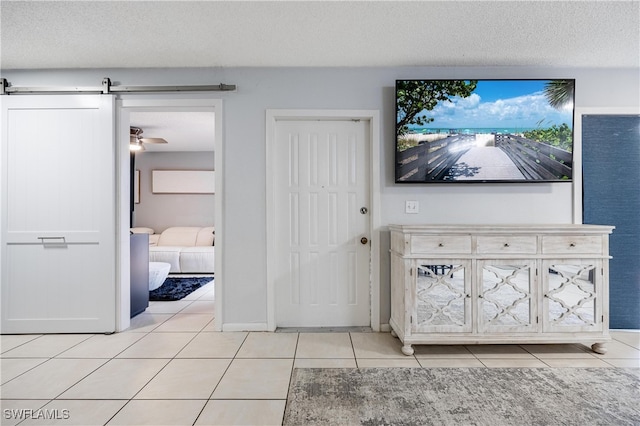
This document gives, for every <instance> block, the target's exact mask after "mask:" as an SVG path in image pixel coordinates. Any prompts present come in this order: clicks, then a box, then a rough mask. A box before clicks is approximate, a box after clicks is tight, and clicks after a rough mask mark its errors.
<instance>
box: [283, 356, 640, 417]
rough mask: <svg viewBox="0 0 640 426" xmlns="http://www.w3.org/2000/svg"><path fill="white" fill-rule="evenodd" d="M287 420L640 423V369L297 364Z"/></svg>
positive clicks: (291, 387)
mask: <svg viewBox="0 0 640 426" xmlns="http://www.w3.org/2000/svg"><path fill="white" fill-rule="evenodd" d="M288 395H289V396H288V400H287V405H286V410H285V415H284V422H283V424H284V425H292V426H293V425H296V426H298V425H305V426H307V425H415V426H417V425H421V426H426V425H447V426H448V425H487V426H503V425H504V426H507V425H508V426H513V425H518V426H521V425H576V426H577V425H581V426H582V425H638V424H640V407H639V403H638V402H639V401H640V370H639V369H631V368H629V369H622V368H496V369H493V368H364V369H357V368H332V369H322V368H296V369H294V370H293V376H292V378H291V384H290V385H289V394H288Z"/></svg>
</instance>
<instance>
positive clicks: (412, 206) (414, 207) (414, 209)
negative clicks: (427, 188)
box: [404, 200, 420, 214]
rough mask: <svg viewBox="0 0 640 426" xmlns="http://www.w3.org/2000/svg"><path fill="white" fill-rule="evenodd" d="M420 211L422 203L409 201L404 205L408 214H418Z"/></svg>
mask: <svg viewBox="0 0 640 426" xmlns="http://www.w3.org/2000/svg"><path fill="white" fill-rule="evenodd" d="M419 211H420V203H418V202H417V201H415V200H407V201H405V205H404V212H405V213H408V214H416V213H418V212H419Z"/></svg>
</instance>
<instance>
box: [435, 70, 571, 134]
mask: <svg viewBox="0 0 640 426" xmlns="http://www.w3.org/2000/svg"><path fill="white" fill-rule="evenodd" d="M548 81H549V80H480V81H478V85H477V87H476V89H475V90H474V91H473V93H472V94H471V95H470V96H469V97H467V98H461V97H457V96H456V97H453V98H452V102H448V101H447V102H439V103H438V105H437V106H436V107H435V108H434V109H433V110H432V111H426V114H427V117H433V118H434V121H433V122H431V123H428V124H427V125H426V126H425V127H426V128H432V129H433V128H452V129H462V128H480V129H483V128H484V129H492V130H496V131H498V132H500V129H502V128H505V129H534V128H547V127H551V126H552V125H554V124H555V125H561V124H562V123H566V124H567V125H568V126H569V127H572V126H573V105H569V106H567V107H566V108H564V109H562V110H557V109H555V108H553V107H552V106H551V105H549V102H548V101H547V98H546V97H545V95H544V86H545V84H546V83H547V82H548Z"/></svg>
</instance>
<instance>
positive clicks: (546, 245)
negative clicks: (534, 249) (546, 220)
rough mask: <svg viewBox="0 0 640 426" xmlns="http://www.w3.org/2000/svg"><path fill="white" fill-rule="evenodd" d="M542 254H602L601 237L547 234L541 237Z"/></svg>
mask: <svg viewBox="0 0 640 426" xmlns="http://www.w3.org/2000/svg"><path fill="white" fill-rule="evenodd" d="M542 253H544V254H572V253H580V254H602V237H599V236H595V235H549V236H545V237H542Z"/></svg>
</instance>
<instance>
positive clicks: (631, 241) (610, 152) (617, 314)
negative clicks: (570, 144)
mask: <svg viewBox="0 0 640 426" xmlns="http://www.w3.org/2000/svg"><path fill="white" fill-rule="evenodd" d="M582 158H583V159H582V174H583V200H584V210H583V221H584V223H590V224H599V225H614V226H615V227H616V229H614V231H613V234H612V235H611V238H610V252H611V255H612V256H613V259H611V261H610V263H609V269H610V271H609V289H610V300H609V302H610V303H609V311H610V326H611V328H625V329H640V116H637V115H583V116H582Z"/></svg>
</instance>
